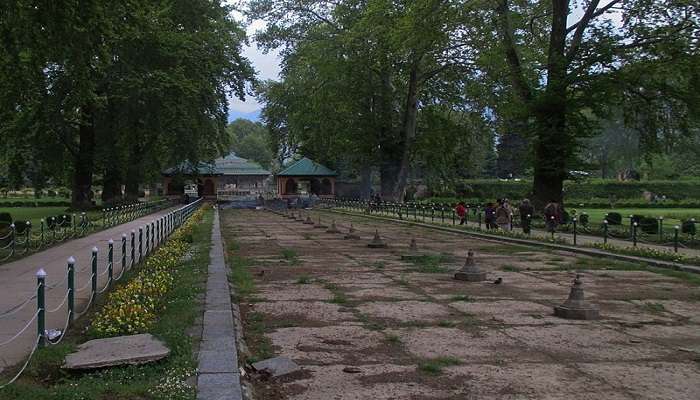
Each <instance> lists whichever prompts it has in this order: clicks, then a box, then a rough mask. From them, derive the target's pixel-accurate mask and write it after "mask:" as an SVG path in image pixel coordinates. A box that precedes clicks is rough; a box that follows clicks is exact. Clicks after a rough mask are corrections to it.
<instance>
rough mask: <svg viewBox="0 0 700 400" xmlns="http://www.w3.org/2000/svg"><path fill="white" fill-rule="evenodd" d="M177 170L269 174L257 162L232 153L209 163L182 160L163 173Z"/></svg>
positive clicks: (201, 173)
mask: <svg viewBox="0 0 700 400" xmlns="http://www.w3.org/2000/svg"><path fill="white" fill-rule="evenodd" d="M178 172H182V173H184V174H197V175H270V171H267V170H265V169H263V167H261V166H260V165H259V164H258V163H255V162H253V161H248V160H246V159H245V158H240V157H238V156H236V154H234V153H231V154H229V155H227V156H226V157H221V158H217V159H216V160H214V161H213V162H209V163H208V162H201V161H200V162H198V163H197V164H196V165H194V164H192V163H190V162H184V163H182V164H180V165H179V166H177V167H172V168H168V169H166V170H165V171H163V175H174V174H176V173H178Z"/></svg>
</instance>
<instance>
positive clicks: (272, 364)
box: [253, 357, 299, 378]
mask: <svg viewBox="0 0 700 400" xmlns="http://www.w3.org/2000/svg"><path fill="white" fill-rule="evenodd" d="M253 368H254V369H255V370H256V371H264V372H267V373H269V374H270V376H271V377H272V378H277V377H278V376H283V375H288V374H291V373H292V372H296V371H298V370H299V365H297V363H295V362H294V361H292V360H291V359H290V358H287V357H274V358H268V359H267V360H262V361H258V362H256V363H255V364H253Z"/></svg>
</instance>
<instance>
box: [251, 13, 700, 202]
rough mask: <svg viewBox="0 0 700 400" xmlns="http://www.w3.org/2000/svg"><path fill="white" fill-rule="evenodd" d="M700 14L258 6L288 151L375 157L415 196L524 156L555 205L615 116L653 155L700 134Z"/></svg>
mask: <svg viewBox="0 0 700 400" xmlns="http://www.w3.org/2000/svg"><path fill="white" fill-rule="evenodd" d="M698 11H699V10H698V6H697V4H696V3H694V2H687V1H674V0H663V1H651V0H609V1H600V0H580V1H579V0H576V1H574V0H539V1H536V0H526V1H519V0H518V1H516V0H497V1H480V0H472V1H450V0H406V1H386V0H364V1H359V0H350V1H340V2H338V1H324V0H304V1H295V0H287V1H285V0H281V1H273V0H253V1H251V2H250V4H249V9H248V14H249V16H250V17H251V18H260V19H264V20H265V21H266V22H267V26H266V28H265V29H264V30H262V31H260V32H258V34H257V36H256V37H257V39H258V40H259V42H260V43H261V44H262V45H263V46H265V47H266V48H280V49H281V54H282V57H283V70H282V76H281V80H280V81H279V82H268V83H266V84H264V85H262V86H261V88H260V95H259V97H260V99H261V100H262V101H264V102H265V104H266V107H265V109H264V110H263V118H264V120H265V121H266V123H267V124H268V127H269V129H270V132H271V134H272V135H273V137H274V138H276V139H274V141H275V143H276V144H277V145H278V148H279V149H280V153H288V152H289V151H290V149H292V150H293V151H298V152H301V153H304V154H305V155H310V156H314V157H317V158H319V159H320V160H321V161H323V162H326V163H329V164H331V165H333V164H334V163H335V164H337V163H347V164H349V165H355V166H356V168H361V166H363V165H371V166H372V167H374V168H377V169H378V170H379V171H380V178H381V186H382V194H383V195H384V196H385V197H388V198H394V199H399V198H401V197H402V194H403V191H404V189H405V186H406V182H407V177H408V175H409V172H410V171H412V170H414V171H415V170H416V169H421V171H422V176H424V177H427V178H429V179H433V180H438V181H440V182H441V183H442V184H445V183H449V181H450V179H452V178H454V177H458V176H474V175H476V174H478V173H479V172H480V171H479V170H480V169H483V168H484V166H485V165H487V163H488V160H489V159H490V158H491V157H490V155H491V154H492V153H493V152H494V151H495V150H498V151H499V152H502V153H503V156H504V157H505V155H506V154H508V151H510V152H511V153H512V154H511V156H510V157H511V161H510V164H508V165H511V166H514V165H515V162H516V161H520V160H521V159H522V158H525V159H526V161H527V162H528V164H529V165H532V167H533V169H532V173H533V177H534V183H533V194H534V199H535V202H536V204H538V205H541V204H543V203H544V202H547V201H549V200H550V199H556V200H561V197H562V187H563V186H562V185H563V181H564V180H565V179H566V178H567V177H568V175H569V171H570V170H571V169H573V168H576V167H578V166H580V165H581V164H582V163H583V162H585V161H586V160H585V158H586V157H585V153H586V152H585V151H581V146H584V145H587V144H590V143H591V142H588V141H587V140H589V139H587V138H590V137H593V136H596V135H597V134H598V133H599V132H601V131H605V130H606V129H607V128H606V126H609V125H610V123H611V122H609V121H617V122H616V123H621V124H622V126H623V127H624V128H625V129H631V130H634V131H635V132H636V133H637V134H638V136H639V143H640V147H639V149H640V151H641V152H645V153H649V154H650V153H652V152H654V151H658V150H659V149H660V147H662V146H663V145H664V143H669V141H670V142H678V141H679V140H681V139H680V138H688V137H692V136H693V135H697V126H698V124H697V122H698V120H697V113H693V112H692V110H697V109H698V105H700V103H699V102H698V83H699V82H700V80H699V79H698V71H700V68H698V39H697V38H698V33H699V29H700V28H699V20H698V19H699V16H700V13H699V12H698ZM513 140H516V144H513V143H514V142H513ZM518 140H519V142H517V141H518ZM509 141H510V144H508V143H509ZM497 148H498V149H497ZM523 152H529V154H523ZM582 155H583V157H582ZM500 156H501V154H499V157H500ZM503 162H505V159H503V161H502V162H501V164H500V165H503ZM517 168H519V169H520V170H522V169H524V168H523V166H522V165H518V166H517Z"/></svg>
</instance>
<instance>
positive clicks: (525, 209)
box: [518, 199, 535, 235]
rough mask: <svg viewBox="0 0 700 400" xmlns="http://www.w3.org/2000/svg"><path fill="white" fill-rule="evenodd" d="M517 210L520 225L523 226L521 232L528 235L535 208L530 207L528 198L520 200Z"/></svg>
mask: <svg viewBox="0 0 700 400" xmlns="http://www.w3.org/2000/svg"><path fill="white" fill-rule="evenodd" d="M518 212H519V213H520V226H522V227H523V233H525V234H527V235H529V234H530V228H531V227H530V224H531V222H532V214H533V213H534V212H535V209H534V208H533V207H532V204H530V200H529V199H523V201H522V202H520V207H518Z"/></svg>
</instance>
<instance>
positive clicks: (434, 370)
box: [418, 357, 462, 375]
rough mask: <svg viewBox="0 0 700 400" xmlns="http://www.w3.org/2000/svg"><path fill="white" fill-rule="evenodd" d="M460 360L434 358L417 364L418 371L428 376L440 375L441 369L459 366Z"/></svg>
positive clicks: (454, 358)
mask: <svg viewBox="0 0 700 400" xmlns="http://www.w3.org/2000/svg"><path fill="white" fill-rule="evenodd" d="M460 364H462V360H460V359H459V358H456V357H436V358H431V359H427V360H423V361H421V362H419V363H418V370H419V371H420V372H423V373H426V374H428V375H440V374H441V373H442V370H443V368H445V367H449V366H452V365H460Z"/></svg>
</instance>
